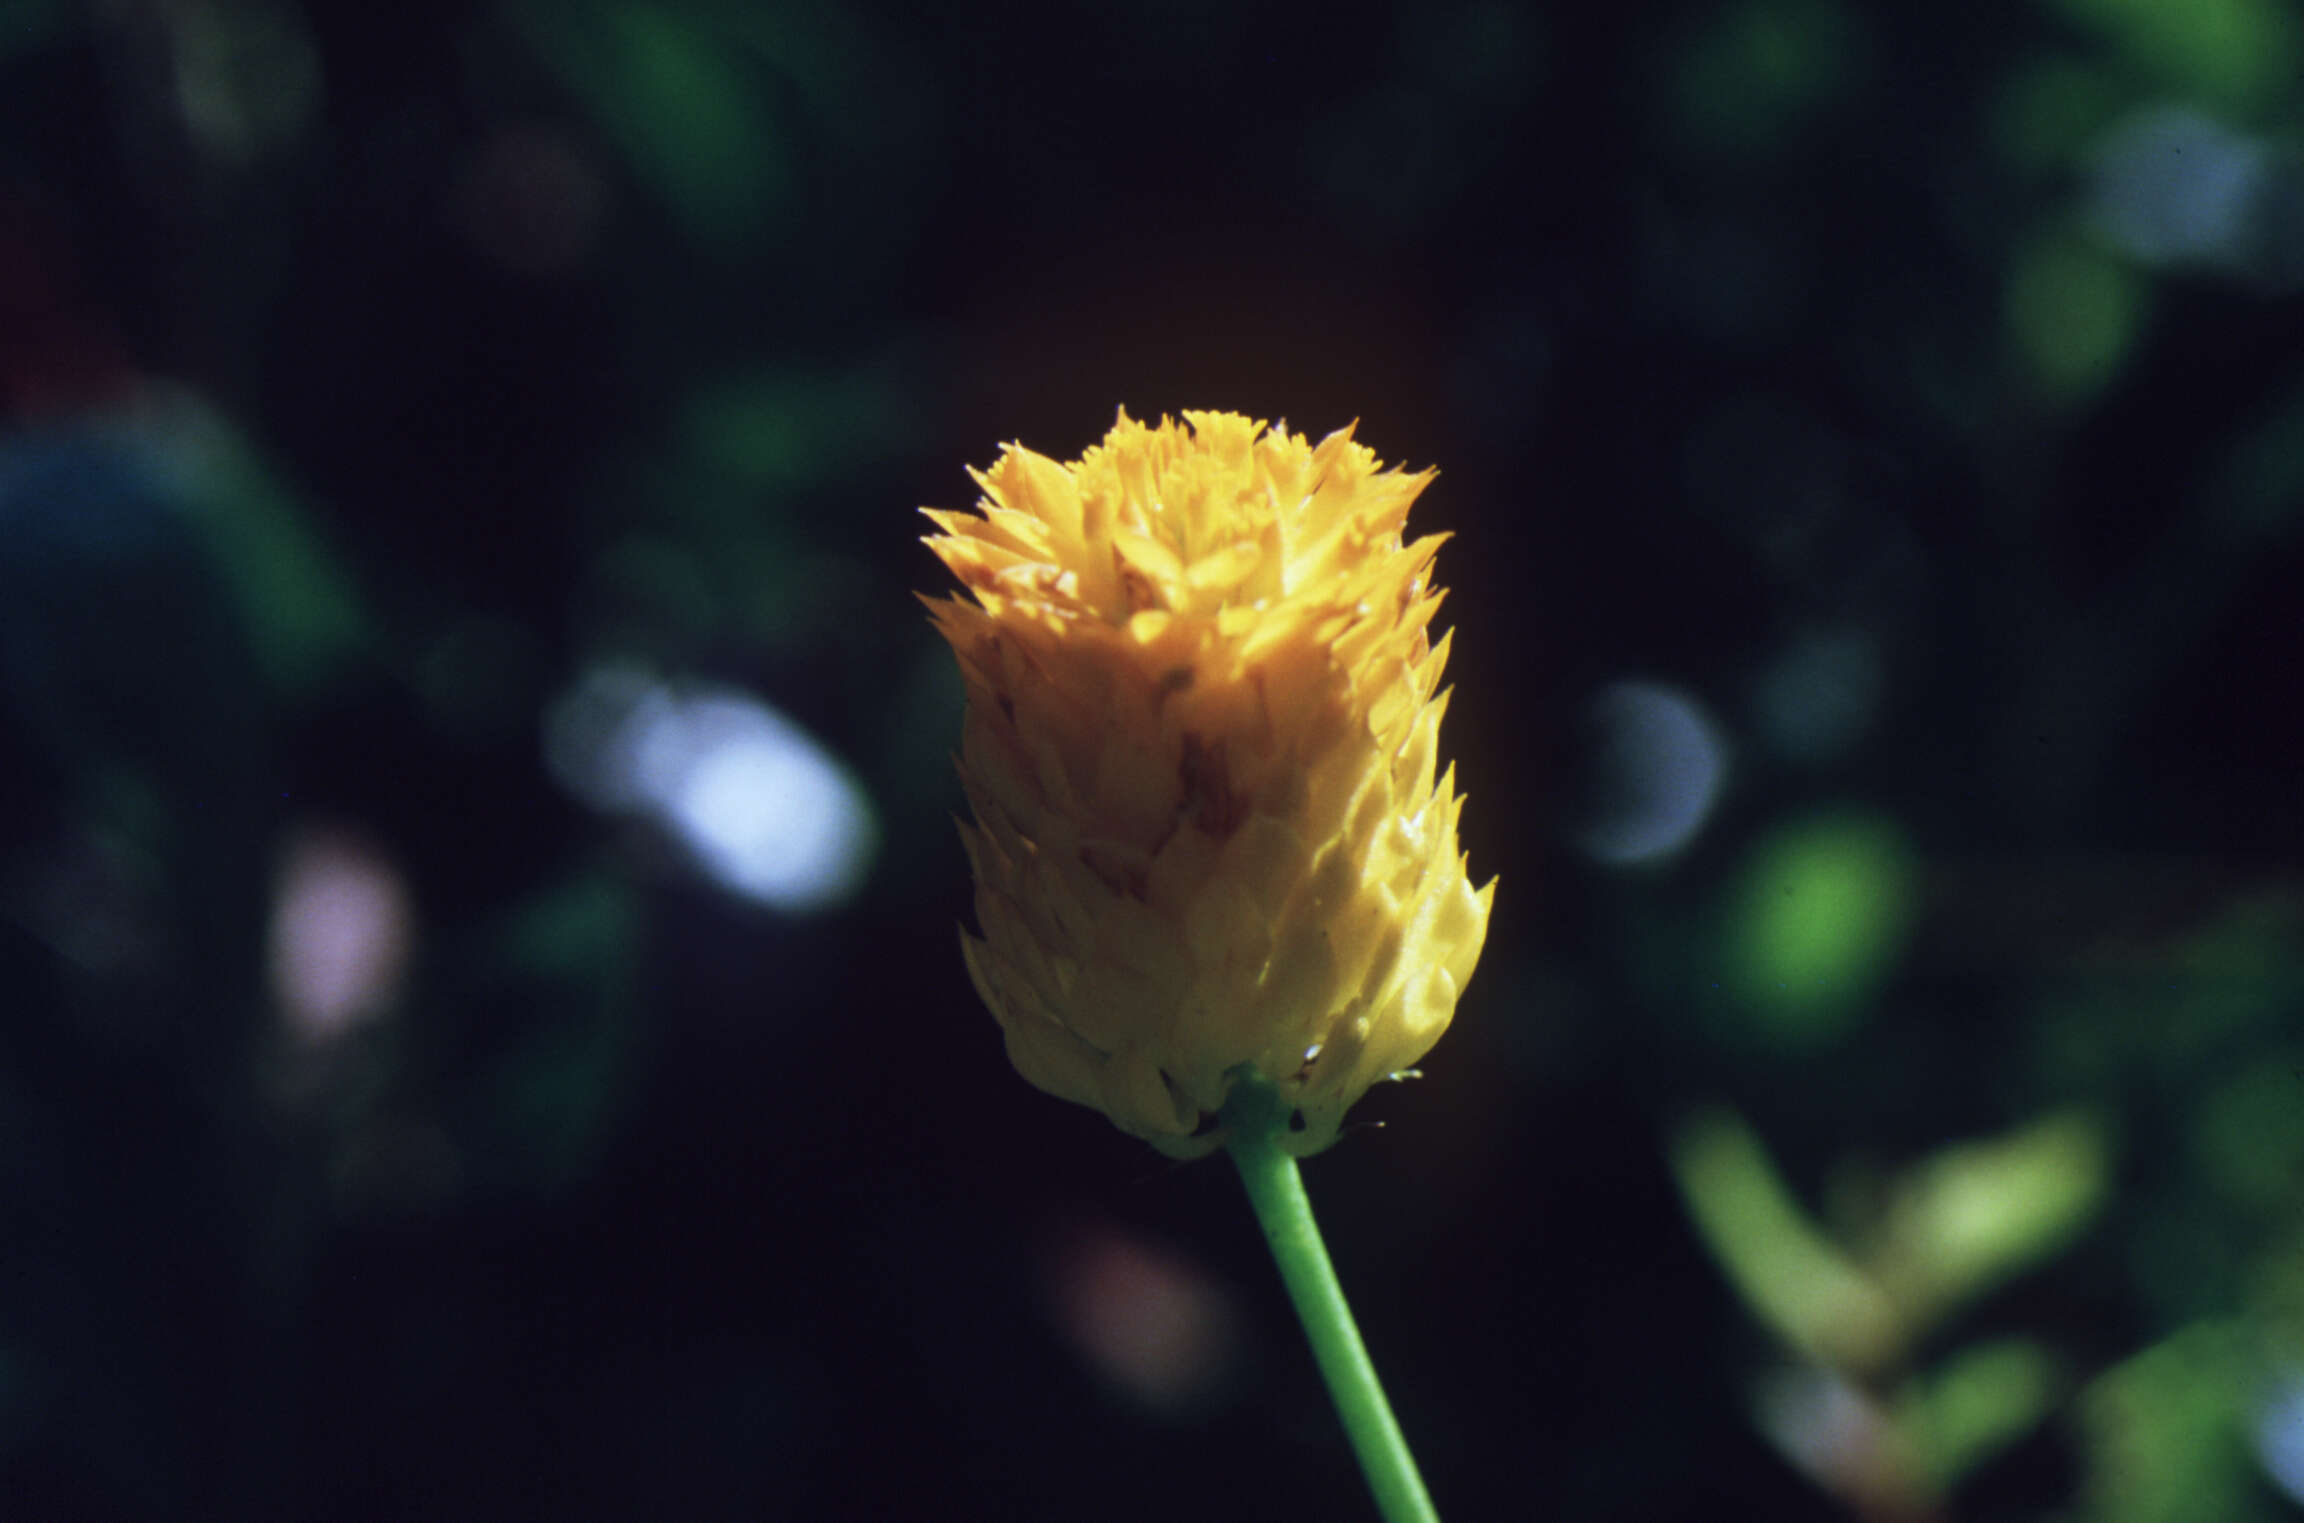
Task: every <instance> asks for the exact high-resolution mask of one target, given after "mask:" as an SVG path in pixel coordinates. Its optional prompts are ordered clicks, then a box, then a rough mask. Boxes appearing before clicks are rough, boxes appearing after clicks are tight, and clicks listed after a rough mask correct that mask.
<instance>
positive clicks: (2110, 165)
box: [2089, 105, 2271, 268]
mask: <svg viewBox="0 0 2304 1523" xmlns="http://www.w3.org/2000/svg"><path fill="white" fill-rule="evenodd" d="M2270 162H2271V154H2270V152H2269V150H2267V149H2266V148H2265V146H2264V145H2263V144H2262V143H2260V142H2258V141H2256V140H2255V139H2254V138H2252V137H2249V136H2248V135H2246V134H2244V133H2240V132H2235V131H2233V130H2232V129H2230V128H2228V127H2226V126H2224V125H2223V124H2222V123H2220V122H2217V121H2214V120H2212V119H2211V118H2209V117H2207V116H2205V115H2203V114H2201V113H2200V112H2198V111H2195V110H2192V109H2191V108H2189V107H2186V106H2175V105H2155V106H2149V107H2146V108H2145V109H2143V110H2141V111H2137V112H2134V113H2132V114H2130V115H2129V116H2127V117H2124V118H2122V119H2121V120H2120V121H2119V122H2117V123H2116V124H2114V126H2113V127H2112V129H2111V131H2109V132H2107V133H2106V134H2105V135H2104V138H2103V140H2102V141H2101V142H2099V143H2098V144H2097V147H2096V152H2095V154H2094V163H2093V164H2092V165H2091V169H2090V176H2089V211H2090V214H2091V216H2092V217H2093V218H2094V220H2095V223H2096V225H2097V226H2098V227H2099V228H2100V229H2101V230H2102V231H2103V233H2104V234H2105V236H2106V237H2108V238H2110V239H2111V240H2112V242H2113V243H2114V244H2116V245H2117V246H2118V247H2119V248H2120V249H2121V250H2122V251H2123V252H2125V253H2127V254H2129V255H2131V256H2133V257H2135V258H2137V259H2140V260H2143V261H2144V262H2145V263H2147V264H2160V265H2205V266H2210V267H2216V268H2231V267H2233V266H2235V265H2237V264H2239V263H2241V262H2242V261H2243V260H2244V259H2245V258H2246V255H2247V253H2248V249H2249V245H2250V242H2251V239H2252V224H2253V222H2254V219H2255V208H2256V204H2257V202H2258V200H2259V198H2260V195H2261V192H2262V189H2263V187H2264V184H2265V182H2266V178H2267V174H2268V170H2269V166H2270Z"/></svg>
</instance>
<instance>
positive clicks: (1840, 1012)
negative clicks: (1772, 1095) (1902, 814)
mask: <svg viewBox="0 0 2304 1523" xmlns="http://www.w3.org/2000/svg"><path fill="white" fill-rule="evenodd" d="M1915 871H1916V864H1915V860H1914V857H1913V853H1912V851H1911V848H1910V846H1909V845H1908V844H1907V843H1906V841H1905V839H1904V836H1903V833H1902V832H1901V831H1899V830H1898V829H1897V828H1896V826H1895V825H1894V824H1893V823H1892V822H1890V821H1888V820H1886V819H1884V818H1881V817H1879V816H1877V815H1871V814H1864V813H1855V812H1843V813H1833V814H1826V815H1820V816H1816V817H1812V818H1809V819H1805V820H1801V821H1797V822H1795V823H1793V824H1790V825H1786V826H1782V827H1780V828H1778V829H1776V830H1774V831H1772V832H1770V833H1769V834H1768V835H1766V836H1765V837H1764V838H1763V839H1762V840H1761V841H1760V843H1759V844H1758V846H1757V847H1755V848H1754V850H1753V852H1752V854H1751V857H1750V859H1749V860H1748V862H1747V863H1746V865H1745V866H1744V868H1743V869H1742V870H1741V871H1740V872H1739V873H1738V874H1737V876H1736V879H1735V881H1734V883H1733V884H1732V886H1731V887H1730V889H1729V890H1728V900H1727V902H1728V912H1727V918H1726V938H1725V945H1724V947H1723V950H1722V962H1723V971H1725V972H1726V973H1727V975H1728V978H1727V983H1728V985H1729V989H1730V992H1731V993H1733V994H1734V995H1735V997H1736V1000H1737V1002H1738V1003H1739V1004H1740V1005H1741V1006H1742V1007H1743V1010H1744V1012H1745V1018H1746V1019H1747V1020H1748V1021H1749V1022H1750V1023H1751V1025H1752V1027H1753V1029H1754V1030H1755V1031H1756V1033H1757V1034H1758V1035H1760V1036H1761V1037H1762V1038H1763V1039H1765V1040H1767V1041H1768V1042H1770V1043H1771V1044H1773V1045H1777V1046H1781V1047H1788V1048H1795V1049H1797V1048H1805V1047H1812V1046H1815V1045H1817V1044H1819V1043H1822V1042H1825V1041H1828V1040H1830V1039H1832V1038H1833V1037H1836V1036H1839V1035H1841V1034H1843V1033H1844V1032H1846V1031H1847V1030H1848V1029H1849V1028H1850V1027H1851V1026H1853V1025H1854V1024H1855V1023H1856V1021H1857V1020H1858V1019H1859V1018H1860V1017H1861V1016H1862V1014H1863V1013H1864V1011H1865V1009H1866V1008H1867V1006H1868V1004H1869V1002H1870V1001H1871V1000H1872V998H1873V996H1874V995H1875V994H1876V993H1877V991H1878V989H1879V986H1880V984H1881V983H1882V981H1883V980H1885V979H1886V977H1887V976H1888V974H1889V972H1890V971H1891V969H1892V968H1893V966H1894V964H1895V960H1896V958H1897V956H1898V954H1899V953H1900V952H1901V951H1902V949H1903V946H1904V942H1905V937H1906V933H1907V931H1908V929H1909V927H1910V925H1911V920H1912V913H1913V906H1914V899H1915V887H1914V882H1915Z"/></svg>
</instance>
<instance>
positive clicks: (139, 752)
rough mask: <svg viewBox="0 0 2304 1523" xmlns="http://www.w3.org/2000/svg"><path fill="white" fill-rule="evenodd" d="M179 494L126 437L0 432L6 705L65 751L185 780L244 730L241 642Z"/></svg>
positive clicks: (221, 758)
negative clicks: (5, 435)
mask: <svg viewBox="0 0 2304 1523" xmlns="http://www.w3.org/2000/svg"><path fill="white" fill-rule="evenodd" d="M181 508H182V504H181V503H180V502H179V501H178V499H177V497H176V495H175V494H174V492H173V490H172V487H171V484H170V483H169V482H168V481H167V479H166V478H165V477H164V476H163V474H162V473H161V472H160V471H159V470H158V469H156V467H155V465H154V462H153V459H152V457H151V455H150V454H149V453H148V452H147V451H146V450H145V449H144V448H143V447H142V446H141V445H139V444H138V443H136V442H135V441H134V440H132V439H130V438H128V437H126V436H122V435H117V434H114V433H112V432H109V431H106V430H102V429H97V428H93V427H81V428H74V429H69V430H64V431H59V432H54V433H35V434H24V435H19V436H17V437H16V438H14V439H10V440H7V441H5V442H0V706H4V707H6V708H10V709H13V710H14V711H15V713H16V715H17V717H18V718H19V720H20V722H22V723H23V724H24V725H26V726H27V728H28V729H29V730H30V731H31V732H32V733H33V734H34V735H35V736H37V737H39V738H40V740H41V741H42V742H44V743H45V744H46V745H47V746H48V747H49V748H50V749H51V750H52V751H53V752H54V753H55V754H56V755H58V756H59V757H60V758H61V757H71V758H73V759H74V760H85V759H87V758H89V757H91V756H109V757H114V758H118V759H122V760H127V761H130V762H133V763H136V764H139V765H149V766H152V767H153V768H154V769H155V770H156V771H157V772H158V773H161V774H164V775H173V776H177V777H181V778H185V779H187V780H189V779H190V778H191V777H192V776H193V775H195V774H197V775H199V776H201V777H213V775H214V773H215V771H216V769H218V768H220V767H226V766H229V765H230V764H231V761H232V759H233V758H235V757H236V756H237V753H238V751H239V750H240V749H241V748H242V747H243V746H244V744H245V743H246V740H247V738H248V733H249V732H250V730H251V729H252V719H253V714H254V705H253V702H252V699H253V693H252V691H251V689H252V688H253V686H254V684H253V681H252V680H251V679H252V677H253V671H252V669H251V667H250V664H249V659H248V651H247V647H246V643H245V641H244V640H243V639H242V638H241V636H240V631H239V629H238V628H237V627H236V624H235V621H234V618H233V615H232V611H231V609H230V608H229V606H228V605H227V602H226V600H225V598H224V597H223V595H222V590H221V589H220V587H219V586H218V585H217V582H216V579H215V577H214V576H213V574H212V571H211V567H210V564H209V562H208V560H207V558H206V557H205V556H204V555H203V554H202V552H201V546H200V544H199V542H198V540H197V539H196V537H195V536H194V534H193V533H192V531H191V528H190V527H189V525H188V522H187V517H186V515H185V513H184V512H183V511H181Z"/></svg>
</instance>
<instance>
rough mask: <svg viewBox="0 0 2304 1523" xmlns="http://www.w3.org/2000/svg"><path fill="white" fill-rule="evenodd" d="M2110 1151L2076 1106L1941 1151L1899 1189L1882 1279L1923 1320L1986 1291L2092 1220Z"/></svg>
mask: <svg viewBox="0 0 2304 1523" xmlns="http://www.w3.org/2000/svg"><path fill="white" fill-rule="evenodd" d="M2110 1151H2111V1150H2110V1148H2109V1146H2108V1145H2107V1143H2106V1140H2105V1136H2104V1128H2103V1125H2102V1123H2101V1122H2099V1121H2098V1120H2097V1119H2096V1118H2095V1117H2093V1116H2089V1115H2085V1114H2082V1113H2079V1112H2067V1113H2065V1114H2063V1115H2058V1116H2051V1117H2049V1118H2048V1119H2046V1120H2043V1121H2038V1122H2035V1123H2033V1124H2032V1125H2030V1126H2026V1127H2023V1128H2021V1129H2019V1130H2017V1131H2014V1132H2011V1133H2009V1134H2008V1135H2006V1136H2004V1137H1996V1138H1993V1139H1991V1140H1989V1141H1983V1142H1968V1143H1962V1144H1959V1145H1957V1146H1954V1147H1948V1148H1945V1149H1943V1150H1941V1151H1939V1152H1938V1153H1936V1154H1935V1155H1934V1156H1932V1157H1930V1158H1929V1159H1927V1160H1926V1161H1925V1162H1923V1163H1922V1164H1920V1165H1919V1167H1917V1168H1916V1169H1914V1170H1912V1172H1911V1173H1910V1174H1909V1175H1908V1176H1907V1177H1906V1179H1905V1180H1904V1182H1903V1184H1902V1186H1901V1188H1900V1189H1899V1190H1898V1191H1897V1196H1896V1201H1895V1204H1894V1206H1893V1207H1892V1208H1891V1214H1890V1220H1889V1224H1888V1232H1887V1236H1886V1239H1885V1242H1884V1244H1883V1248H1882V1255H1883V1257H1882V1262H1881V1263H1880V1264H1878V1265H1877V1266H1876V1268H1877V1269H1878V1271H1879V1273H1880V1275H1881V1278H1882V1279H1883V1281H1885V1282H1886V1283H1887V1284H1888V1285H1889V1286H1890V1287H1891V1290H1892V1293H1893V1294H1894V1295H1895V1296H1896V1298H1897V1299H1898V1301H1899V1302H1900V1303H1901V1304H1903V1305H1904V1306H1906V1307H1907V1308H1910V1309H1912V1310H1913V1312H1914V1314H1915V1316H1918V1317H1922V1318H1926V1317H1929V1316H1932V1315H1936V1314H1940V1313H1941V1312H1942V1311H1943V1310H1945V1309H1947V1308H1949V1307H1950V1306H1952V1305H1954V1304H1956V1303H1958V1302H1961V1301H1965V1300H1968V1299H1970V1298H1971V1297H1974V1296H1977V1295H1980V1294H1982V1293H1984V1292H1986V1291H1988V1290H1991V1289H1992V1288H1994V1287H1995V1286H1997V1285H1999V1284H2001V1283H2002V1282H2004V1281H2006V1280H2007V1279H2008V1278H2009V1277H2011V1276H2013V1275H2015V1274H2018V1273H2020V1272H2022V1271H2023V1270H2025V1269H2027V1268H2029V1267H2031V1266H2032V1265H2034V1264H2037V1263H2039V1262H2040V1261H2041V1260H2043V1259H2045V1258H2047V1257H2048V1256H2049V1255H2051V1254H2053V1253H2055V1252H2056V1251H2057V1250H2058V1249H2059V1248H2062V1247H2063V1246H2064V1245H2065V1244H2066V1243H2068V1242H2070V1241H2071V1239H2072V1238H2073V1237H2074V1236H2075V1235H2076V1234H2077V1233H2079V1232H2080V1231H2081V1230H2082V1229H2083V1228H2084V1227H2086V1226H2087V1225H2088V1223H2089V1222H2091V1221H2093V1220H2094V1219H2095V1217H2096V1215H2097V1213H2098V1212H2099V1211H2100V1210H2102V1208H2103V1206H2104V1202H2105V1199H2106V1197H2107V1195H2108V1193H2109V1189H2110V1170H2111V1157H2110Z"/></svg>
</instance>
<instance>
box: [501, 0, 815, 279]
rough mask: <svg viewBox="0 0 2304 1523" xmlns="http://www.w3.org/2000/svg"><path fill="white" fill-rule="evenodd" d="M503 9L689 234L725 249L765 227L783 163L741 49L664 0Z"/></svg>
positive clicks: (785, 168) (765, 103) (595, 0)
mask: <svg viewBox="0 0 2304 1523" xmlns="http://www.w3.org/2000/svg"><path fill="white" fill-rule="evenodd" d="M515 15H516V16H517V17H518V19H519V20H520V22H521V23H522V25H523V29H524V30H525V31H526V33H527V34H528V36H529V37H530V38H531V40H532V41H533V43H534V45H535V46H536V48H537V50H538V51H539V52H540V53H541V54H542V55H543V57H544V59H545V61H546V62H547V63H548V64H549V65H550V66H551V67H552V68H553V69H554V70H555V71H556V72H557V73H558V74H559V75H560V78H561V80H562V81H563V82H564V83H565V84H566V85H567V87H568V88H569V89H570V90H571V91H573V92H574V93H575V94H576V96H577V97H578V98H579V99H581V100H582V101H583V102H584V104H585V105H586V106H587V107H589V108H590V110H591V111H592V114H593V115H594V116H595V117H596V118H597V119H598V120H599V122H600V123H601V125H602V127H603V128H604V129H605V130H606V131H607V133H608V134H609V136H610V137H611V138H612V139H613V140H614V141H615V142H616V144H617V145H618V146H619V147H620V148H621V149H622V151H623V152H624V154H625V156H626V157H627V158H629V159H630V160H631V162H632V167H633V170H634V172H635V173H636V174H637V175H638V177H639V178H640V179H641V180H642V181H643V182H645V183H646V184H647V185H648V186H650V187H651V188H652V189H653V190H655V191H656V193H657V194H659V195H660V196H662V197H663V198H664V200H665V202H666V204H667V205H668V206H669V207H670V208H671V210H672V212H673V213H674V215H676V216H677V217H678V218H679V219H680V221H681V223H682V224H683V225H684V226H685V227H686V229H687V231H688V233H689V235H690V236H691V237H693V238H695V239H696V240H698V241H699V242H700V243H703V244H705V245H706V246H709V247H714V248H719V249H733V248H738V247H741V246H743V245H746V244H748V243H751V242H753V241H755V240H757V239H760V238H762V237H764V236H765V235H767V234H768V233H770V232H771V231H772V230H773V229H774V226H775V219H776V217H777V214H778V213H779V212H781V211H783V210H784V209H785V207H786V206H787V205H788V203H789V202H790V200H791V197H792V193H793V189H794V180H795V172H794V168H793V165H792V162H791V156H790V153H789V150H788V149H787V147H786V145H785V142H784V138H783V135H782V133H781V132H779V131H778V129H777V125H776V122H775V120H774V117H773V114H772V111H771V108H770V101H769V95H768V90H767V88H766V85H767V82H766V81H765V80H763V79H762V78H760V77H759V75H758V73H757V72H756V71H755V70H754V69H753V68H751V67H749V66H748V65H749V64H750V62H751V60H750V59H749V57H748V56H747V54H746V53H744V52H743V51H741V50H738V49H733V48H731V47H729V46H728V41H727V39H726V38H725V37H723V36H721V35H719V34H718V33H717V32H716V31H715V30H714V29H712V28H710V27H708V26H706V25H704V24H702V23H701V22H700V21H699V20H698V18H696V17H695V16H694V15H693V14H692V13H689V12H686V11H683V10H681V9H680V8H677V7H675V6H671V5H650V4H644V3H637V0H633V3H615V0H576V3H561V4H554V5H545V4H541V3H530V4H525V5H522V6H520V7H518V8H517V10H516V11H515Z"/></svg>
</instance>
